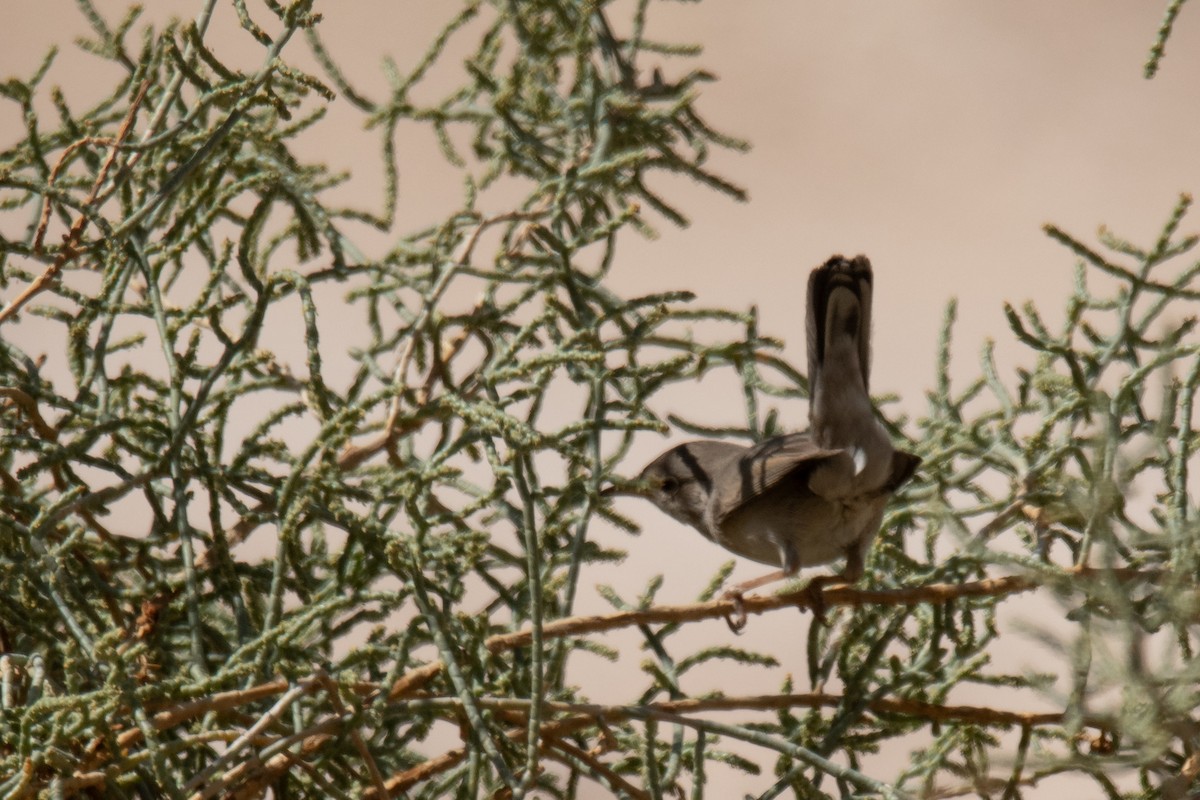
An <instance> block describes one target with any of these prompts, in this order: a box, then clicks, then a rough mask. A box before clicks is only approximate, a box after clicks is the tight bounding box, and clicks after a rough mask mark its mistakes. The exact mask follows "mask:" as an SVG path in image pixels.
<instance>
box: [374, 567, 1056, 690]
mask: <svg viewBox="0 0 1200 800" xmlns="http://www.w3.org/2000/svg"><path fill="white" fill-rule="evenodd" d="M1038 585H1039V584H1038V582H1037V581H1036V580H1035V579H1033V578H1030V577H1024V576H1018V575H1010V576H1007V577H1003V578H988V579H985V580H981V581H974V582H972V583H962V584H949V583H935V584H930V585H928V586H914V587H911V588H905V589H855V588H854V587H852V586H849V585H842V586H831V587H829V588H827V589H825V591H824V593H823V598H824V601H825V605H826V606H862V605H889V606H904V605H913V604H915V603H945V602H947V601H949V600H955V599H959V598H964V597H997V596H1003V595H1009V594H1017V593H1019V592H1026V591H1029V590H1030V589H1033V588H1035V587H1037V586H1038ZM743 603H744V607H745V611H746V613H747V614H763V613H766V612H767V611H773V610H775V609H778V608H787V607H795V608H800V609H805V608H807V609H811V608H812V598H811V596H810V595H809V594H808V593H807V591H806V590H804V589H801V590H800V591H796V592H790V593H787V594H777V595H755V596H750V597H747V598H745V599H744V601H743ZM733 611H734V602H733V601H732V600H725V599H721V600H712V601H709V602H707V603H695V604H692V605H683V606H655V607H653V608H646V609H639V610H636V611H618V612H616V613H614V614H602V615H598V616H590V617H582V616H581V617H568V618H566V619H560V620H555V621H553V622H548V623H546V624H545V625H544V626H543V627H542V631H543V634H542V635H543V637H544V638H545V639H546V640H550V639H559V638H562V637H565V636H574V635H578V634H585V633H599V632H601V631H608V630H613V629H616V628H628V627H633V626H635V625H647V624H664V623H671V622H697V621H699V620H705V619H724V618H725V617H726V616H728V615H729V614H732V613H733ZM531 636H532V632H531V631H529V630H522V631H515V632H513V633H502V634H497V635H495V636H490V637H488V639H487V640H486V641H485V642H484V645H485V646H486V647H487V649H488V651H489V652H491V653H501V652H504V651H506V650H513V649H516V648H518V647H524V646H526V645H528V644H529V641H530V637H531ZM443 666H444V665H443V664H442V662H440V661H434V662H432V663H430V664H426V665H425V666H423V667H419V668H417V669H415V670H411V671H409V672H407V673H405V674H404V675H402V676H401V677H400V678H399V679H398V680H397V681H396V682H395V683H394V684H392V689H391V691H390V692H389V693H388V697H389V698H390V699H392V700H395V699H398V698H400V697H405V696H410V695H412V694H413V693H414V692H416V691H417V690H419V689H421V688H422V687H423V686H425V684H427V683H429V681H431V680H433V679H434V678H435V677H437V676H438V675H439V674H441V672H442V668H443Z"/></svg>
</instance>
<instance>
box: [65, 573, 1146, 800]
mask: <svg viewBox="0 0 1200 800" xmlns="http://www.w3.org/2000/svg"><path fill="white" fill-rule="evenodd" d="M1071 572H1073V573H1075V574H1080V575H1086V574H1093V573H1104V574H1115V575H1117V576H1118V577H1120V578H1129V577H1133V576H1134V575H1135V574H1140V573H1136V571H1130V570H1115V571H1113V570H1090V569H1086V568H1075V569H1073V570H1071ZM1037 585H1038V583H1037V581H1036V580H1035V579H1033V578H1028V577H1022V576H1008V577H1002V578H989V579H985V580H981V581H973V582H971V583H964V584H945V583H941V584H931V585H928V586H916V587H912V588H907V589H884V590H863V589H855V588H853V587H850V586H833V587H830V588H828V589H826V590H825V592H824V595H825V603H826V605H844V606H858V605H911V604H913V603H920V602H935V603H944V602H947V601H949V600H954V599H958V598H965V597H994V596H1000V595H1005V594H1016V593H1019V592H1025V591H1029V590H1031V589H1033V588H1036V587H1037ZM744 603H745V608H746V612H747V613H753V614H762V613H765V612H767V611H770V610H773V609H778V608H784V607H787V606H796V607H798V608H801V607H805V606H807V605H808V603H809V598H808V597H807V595H806V593H805V592H804V591H799V592H794V593H790V594H782V595H774V596H766V597H760V596H751V597H747V598H745V599H744ZM731 610H732V601H728V600H717V601H711V602H707V603H697V604H693V605H683V606H656V607H653V608H648V609H642V610H639V611H621V612H617V613H614V614H607V615H599V616H590V617H584V616H580V617H569V618H567V619H561V620H556V621H554V622H550V623H547V624H546V625H545V626H544V627H543V629H542V630H543V636H544V637H545V638H547V639H556V638H561V637H564V636H572V635H579V634H584V633H596V632H601V631H607V630H613V629H615V628H622V627H630V626H633V625H638V624H648V623H649V624H662V623H671V622H694V621H699V620H704V619H724V617H725V615H726V614H727V613H729V612H730V611H731ZM530 635H531V634H530V632H529V631H516V632H513V633H504V634H498V635H495V636H491V637H489V638H488V639H486V640H485V642H484V644H485V646H486V647H487V649H488V651H489V652H491V653H500V652H503V651H506V650H512V649H515V648H517V647H521V646H524V645H527V644H528V642H529V638H530ZM442 669H443V664H442V663H441V662H440V661H435V662H433V663H430V664H426V665H425V666H423V667H419V668H417V669H415V670H411V671H409V672H407V673H406V674H404V675H403V676H401V677H400V678H399V679H398V680H397V681H396V682H395V683H393V684H392V687H391V690H390V691H389V692H388V699H389V700H393V701H394V700H398V699H400V698H403V697H405V696H406V695H409V696H410V695H413V694H415V693H416V692H418V691H419V690H420V689H421V688H422V687H424V686H425V685H426V684H427V683H429V681H431V680H433V679H434V678H435V677H437V676H438V675H439V674H440V673H441V671H442ZM305 683H306V682H304V681H301V682H298V684H299V685H304V684H305ZM290 685H294V684H289V683H288V682H287V681H285V680H282V679H281V680H275V681H271V682H269V683H264V684H261V685H259V686H254V687H251V688H249V689H239V690H235V691H230V692H221V693H219V694H215V695H212V696H210V697H204V698H199V699H196V700H192V701H189V702H187V703H184V704H181V705H178V706H173V707H171V708H168V709H165V710H163V711H160V712H158V713H156V714H155V715H154V716H153V717H152V718H151V720H150V722H151V726H152V727H153V728H154V729H156V730H166V729H168V728H172V727H175V726H176V725H179V724H181V723H183V722H185V721H187V720H189V719H192V718H194V717H198V716H200V715H202V714H205V713H207V712H209V711H216V712H220V711H226V710H229V709H233V708H237V707H240V706H243V705H246V704H249V703H253V702H256V701H258V700H261V699H263V698H266V697H270V696H273V695H276V694H279V693H280V692H283V691H285V690H286V689H287V688H288V687H289V686H290ZM353 688H354V690H355V691H356V692H358V693H359V694H363V695H370V694H374V693H377V692H378V691H380V689H378V688H377V687H375V686H374V685H372V684H358V685H356V686H355V687H353ZM517 702H524V701H517ZM676 702H681V703H682V702H693V701H676ZM695 702H699V701H695ZM705 702H719V701H705ZM880 702H883V701H880ZM886 702H891V703H900V702H903V703H906V704H908V705H906V706H905V707H904V708H903V709H898V710H897V713H912V714H918V713H921V710H920V707H919V705H917V704H915V703H916V701H886ZM880 708H881V710H882V709H883V708H884V707H883V706H880ZM935 708H941V707H939V706H930V707H929V708H928V709H926V710H925V713H929V714H933V713H936V712H935V711H932V710H930V709H935ZM957 708H958V712H956V713H968V712H965V711H963V709H965V708H972V707H965V706H964V707H957ZM995 714H996V715H1000V716H992V717H989V718H988V719H989V721H992V722H994V723H995V724H1002V723H1003V724H1028V723H1029V722H1030V720H1031V719H1032V720H1035V721H1039V720H1040V722H1039V724H1049V722H1050V720H1048V719H1047V720H1042V719H1041V718H1040V717H1038V716H1037V715H1032V716H1031V715H1028V714H1021V713H1018V712H995ZM1005 714H1008V715H1010V716H1009V717H1003V715H1005ZM949 718H950V717H947V719H949ZM335 719H338V717H335ZM322 724H323V723H322ZM593 724H596V720H595V719H593V718H591V717H580V718H576V719H574V720H568V721H566V722H563V721H559V722H554V723H549V724H547V725H546V726H543V728H542V736H543V738H544V737H556V736H566V735H569V734H571V733H572V732H574V731H576V730H579V729H582V728H584V727H587V726H589V725H593ZM518 733H523V731H520V732H518ZM141 738H142V731H141V730H140V729H138V728H132V729H130V730H127V731H125V732H124V733H122V734H120V735H119V736H118V737H117V744H118V746H119V747H120V748H121V749H127V748H129V747H132V746H134V745H135V744H137V743H138V742H139V741H140V740H141ZM328 738H331V737H329V736H328V735H325V736H324V739H328ZM307 746H308V742H307V740H306V747H307ZM456 753H458V754H459V755H455V754H456ZM463 755H465V752H463V751H459V750H455V751H451V752H449V753H446V754H443V755H442V756H439V757H438V758H436V759H432V760H430V761H426V762H423V763H422V764H420V765H418V766H417V767H413V768H412V769H410V770H407V771H406V772H404V773H402V775H403V776H406V777H405V780H406V781H411V782H409V783H406V785H412V783H416V782H419V781H421V780H423V779H424V778H422V777H420V776H421V775H423V774H426V773H428V774H437V772H439V771H443V770H444V769H449V768H450V767H452V766H453V765H454V764H456V763H459V761H461V758H462V757H463ZM110 757H111V754H108V753H98V754H96V755H94V756H93V758H92V759H90V760H89V761H88V762H86V763H85V764H83V765H81V767H80V770H79V772H77V773H76V777H79V776H80V775H81V774H82V773H83V772H84V771H85V770H91V769H94V768H95V767H96V766H97V764H98V763H101V762H103V761H104V760H107V758H110ZM278 758H279V757H276V758H275V759H272V760H271V761H269V762H268V763H267V765H264V771H269V769H270V766H271V764H272V762H275V761H276V760H277V759H278ZM287 763H288V762H287V760H286V759H281V760H280V761H279V764H278V765H277V766H278V767H279V769H280V770H283V769H286V768H287ZM438 765H444V766H442V767H441V769H439V768H438ZM398 777H399V776H397V777H394V778H392V779H390V780H387V781H385V783H386V784H387V786H388V789H389V791H390V792H395V791H396V790H395V787H394V782H395V781H396V780H397V779H398ZM268 782H269V781H268ZM368 794H370V793H368ZM248 796H249V795H248ZM370 796H375V795H370Z"/></svg>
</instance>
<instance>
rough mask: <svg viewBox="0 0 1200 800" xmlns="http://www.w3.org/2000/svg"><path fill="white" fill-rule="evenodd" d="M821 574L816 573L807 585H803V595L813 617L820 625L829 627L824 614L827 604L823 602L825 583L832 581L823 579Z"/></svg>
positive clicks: (827, 619)
mask: <svg viewBox="0 0 1200 800" xmlns="http://www.w3.org/2000/svg"><path fill="white" fill-rule="evenodd" d="M822 577H826V576H823V575H818V576H817V577H815V578H813V579H812V580H811V581H809V582H808V586H806V587H804V597H805V598H806V599H807V600H808V607H809V609H811V610H812V615H813V619H815V620H816V621H817V623H818V624H819V625H821V626H822V627H825V628H828V627H829V618H828V617H826V616H825V611H826V610H827V609H828V608H829V606H828V605H827V604H826V603H825V584H826V583H831V582H832V581H823V580H821V578H822Z"/></svg>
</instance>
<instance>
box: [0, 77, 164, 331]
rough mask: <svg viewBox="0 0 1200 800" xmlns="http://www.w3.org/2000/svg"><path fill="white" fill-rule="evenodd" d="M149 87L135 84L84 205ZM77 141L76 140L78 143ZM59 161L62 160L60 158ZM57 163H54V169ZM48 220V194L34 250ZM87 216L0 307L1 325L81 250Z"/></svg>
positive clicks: (105, 173) (98, 184) (98, 185)
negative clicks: (51, 257)
mask: <svg viewBox="0 0 1200 800" xmlns="http://www.w3.org/2000/svg"><path fill="white" fill-rule="evenodd" d="M149 88H150V81H149V79H146V80H144V81H142V85H141V86H140V87H138V93H137V95H136V96H135V97H134V98H133V102H132V103H131V104H130V106H129V111H128V113H126V114H125V120H124V121H123V122H122V123H121V128H120V130H118V131H117V138H116V139H114V140H112V142H111V144H110V145H109V149H108V157H107V158H105V159H104V163H103V164H102V165H101V166H100V172H99V174H97V175H96V180H95V181H94V182H93V183H92V190H91V192H89V193H88V196H87V197H86V198H85V199H84V201H83V205H84V206H85V207H86V206H90V205H92V204H93V203H95V202H96V198H97V197H98V196H99V194H100V189H101V187H102V186H103V185H104V181H105V179H107V177H108V171H109V169H111V168H112V165H113V162H114V161H116V159H117V152H118V151H119V150H120V149H121V145H122V144H124V143H125V139H126V137H128V136H129V131H130V130H131V129H132V128H133V120H134V118H135V117H136V116H137V110H138V107H139V106H140V105H141V104H142V99H143V98H144V97H145V96H146V90H147V89H149ZM77 144H78V143H77ZM71 149H72V148H71V147H68V148H67V151H66V152H64V153H63V158H66V156H67V153H68V152H70V151H71ZM60 164H61V161H60ZM58 166H59V165H55V171H57V169H58ZM53 180H54V172H51V183H53ZM49 219H50V197H49V196H48V195H47V197H46V204H45V206H43V209H42V218H41V220H40V221H39V223H38V231H37V235H36V237H35V245H34V246H35V249H38V248H40V247H41V240H42V236H43V235H44V234H45V229H44V226H45V225H46V224H48V223H49ZM87 226H88V216H87V214H84V213H82V212H81V213H80V214H79V216H78V217H76V218H75V222H74V223H73V224H72V225H71V230H70V231H68V232H67V235H66V236H65V237H64V238H63V246H62V250H60V251H59V254H58V256H57V257H56V258H55V259H54V263H52V264H51V265H50V266H48V267H46V270H45V271H44V272H43V273H42V274H41V275H39V276H38V277H37V278H36V279H34V281H33V283H31V284H29V285H28V286H26V287H25V291H23V292H21V293H20V294H19V295H17V296H16V297H15V298H13V299H12V300H11V301H10V302H9V303H8V305H6V306H5V307H4V308H3V309H0V324H3V323H4V322H5V320H7V319H9V318H10V317H13V316H15V315H16V314H17V312H18V311H20V310H21V308H22V307H24V305H25V304H26V303H28V302H29V301H30V300H31V299H33V297H34V296H36V295H37V294H39V293H41V292H43V291H45V290H46V288H47V287H48V286H49V285H50V284H51V282H53V281H54V279H55V278H56V277H58V273H59V272H61V271H62V268H63V266H65V265H66V263H67V262H68V261H71V260H72V259H74V258H75V257H76V256H78V255H79V253H80V252H82V251H81V250H80V248H79V242H80V240H81V239H82V238H83V233H84V231H86V230H87Z"/></svg>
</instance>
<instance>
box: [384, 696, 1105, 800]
mask: <svg viewBox="0 0 1200 800" xmlns="http://www.w3.org/2000/svg"><path fill="white" fill-rule="evenodd" d="M412 702H413V703H414V704H419V703H431V702H436V703H439V704H444V705H446V706H448V707H453V706H455V704H456V703H458V699H457V698H452V697H447V698H437V699H436V700H433V699H423V700H415V701H412ZM478 702H479V704H480V706H481V707H484V708H488V709H493V710H505V711H527V710H528V708H529V701H528V700H519V699H515V698H488V697H483V698H479V699H478ZM844 702H845V698H844V696H842V695H836V694H826V693H821V692H818V693H808V694H775V695H757V696H748V697H721V698H710V699H691V698H690V699H686V700H668V701H663V702H660V703H650V704H647V705H645V706H611V705H597V704H590V703H562V702H552V701H546V702H544V703H543V704H542V707H543V709H544V710H545V711H546V712H548V713H560V714H567V715H569V716H567V717H565V718H562V719H558V720H555V721H553V722H550V723H547V724H546V725H545V726H543V728H542V730H541V733H540V736H541V738H542V740H543V741H544V742H548V743H550V744H551V745H553V746H557V744H558V743H559V739H560V738H561V737H564V736H569V735H572V734H575V733H578V732H580V731H582V730H585V729H587V728H592V727H598V726H599V725H601V724H603V723H612V722H623V721H625V720H628V719H630V718H633V717H635V716H636V717H646V716H648V717H653V718H656V719H661V720H663V721H668V722H669V721H675V720H678V718H679V717H681V716H683V715H689V714H702V713H710V712H714V711H775V710H780V709H785V708H837V707H839V706H841V705H842V704H843V703H844ZM866 709H867V710H868V711H870V712H871V713H873V714H904V715H908V716H912V717H918V718H921V719H925V720H928V721H930V722H962V723H971V724H976V725H990V726H1000V727H1009V726H1012V725H1021V726H1033V725H1058V724H1061V723H1063V722H1064V721H1065V719H1066V715H1065V714H1064V713H1061V712H1046V713H1038V712H1020V711H1004V710H1000V709H994V708H988V707H984V706H952V705H940V704H936V703H925V702H921V701H917V700H894V699H887V698H879V699H876V700H872V701H870V702H869V703H868V704H867V706H866ZM1084 724H1085V725H1087V726H1089V727H1094V728H1098V729H1100V730H1111V724H1110V723H1109V722H1108V721H1107V720H1103V719H1101V718H1088V719H1086V720H1084ZM523 732H524V729H523V728H522V729H518V730H516V731H514V733H513V734H512V735H517V734H520V733H523ZM581 752H582V751H581ZM465 757H466V752H465V750H463V749H462V748H456V749H454V750H451V751H449V752H446V753H443V754H441V755H440V756H437V757H435V758H431V759H429V760H428V761H424V762H422V763H421V764H418V765H416V766H415V767H411V768H410V769H407V770H405V771H404V772H401V773H398V774H396V775H394V776H393V777H392V778H390V779H389V780H388V781H387V787H388V790H389V791H390V792H391V793H392V794H395V793H397V792H400V791H404V790H406V789H409V788H411V787H412V786H415V785H416V784H418V783H421V782H423V781H426V780H428V779H430V778H432V777H433V776H434V775H437V774H439V773H441V772H445V771H446V770H448V769H452V768H453V767H454V766H456V765H457V764H459V763H461V761H462V759H463V758H465ZM601 766H603V765H601ZM367 796H369V797H378V796H379V795H370V794H369V793H368V795H367ZM387 796H391V795H387Z"/></svg>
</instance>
